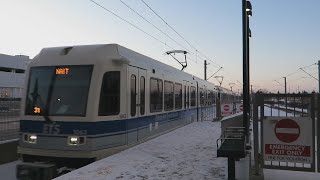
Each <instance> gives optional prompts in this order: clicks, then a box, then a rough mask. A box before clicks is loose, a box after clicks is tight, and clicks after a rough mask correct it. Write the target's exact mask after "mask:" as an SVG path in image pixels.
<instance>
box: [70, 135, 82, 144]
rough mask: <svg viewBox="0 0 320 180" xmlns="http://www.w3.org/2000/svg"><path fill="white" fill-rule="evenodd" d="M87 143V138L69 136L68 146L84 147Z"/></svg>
mask: <svg viewBox="0 0 320 180" xmlns="http://www.w3.org/2000/svg"><path fill="white" fill-rule="evenodd" d="M84 143H85V137H83V136H82V137H79V136H69V137H68V144H69V145H71V146H76V145H82V144H84Z"/></svg>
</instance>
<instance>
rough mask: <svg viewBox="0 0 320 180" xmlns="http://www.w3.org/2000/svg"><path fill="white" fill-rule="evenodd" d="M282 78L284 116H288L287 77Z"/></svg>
mask: <svg viewBox="0 0 320 180" xmlns="http://www.w3.org/2000/svg"><path fill="white" fill-rule="evenodd" d="M283 78H284V94H285V103H286V116H288V104H287V101H288V99H287V77H283Z"/></svg>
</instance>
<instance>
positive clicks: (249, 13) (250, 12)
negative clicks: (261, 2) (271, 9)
mask: <svg viewBox="0 0 320 180" xmlns="http://www.w3.org/2000/svg"><path fill="white" fill-rule="evenodd" d="M247 2H248V1H247ZM247 15H248V17H251V16H252V11H251V10H250V11H247Z"/></svg>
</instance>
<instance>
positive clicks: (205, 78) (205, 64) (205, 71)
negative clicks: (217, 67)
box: [204, 60, 207, 81]
mask: <svg viewBox="0 0 320 180" xmlns="http://www.w3.org/2000/svg"><path fill="white" fill-rule="evenodd" d="M204 80H205V81H206V80H207V60H204Z"/></svg>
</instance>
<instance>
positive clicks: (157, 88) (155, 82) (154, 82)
mask: <svg viewBox="0 0 320 180" xmlns="http://www.w3.org/2000/svg"><path fill="white" fill-rule="evenodd" d="M162 109H163V83H162V80H161V79H155V78H150V112H160V111H162Z"/></svg>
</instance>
